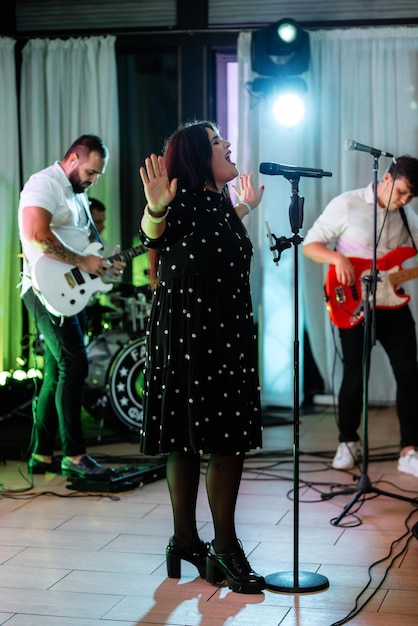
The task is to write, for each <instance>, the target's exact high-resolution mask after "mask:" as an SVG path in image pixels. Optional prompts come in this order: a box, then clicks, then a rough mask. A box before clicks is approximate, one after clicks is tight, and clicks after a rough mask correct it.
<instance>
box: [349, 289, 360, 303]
mask: <svg viewBox="0 0 418 626" xmlns="http://www.w3.org/2000/svg"><path fill="white" fill-rule="evenodd" d="M350 289H351V295H352V296H353V300H360V297H359V293H358V291H357V286H356V285H351V287H350Z"/></svg>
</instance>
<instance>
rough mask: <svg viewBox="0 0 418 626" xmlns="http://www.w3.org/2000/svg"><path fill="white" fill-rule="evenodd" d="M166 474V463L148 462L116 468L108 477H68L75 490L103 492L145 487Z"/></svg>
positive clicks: (70, 485) (68, 486)
mask: <svg viewBox="0 0 418 626" xmlns="http://www.w3.org/2000/svg"><path fill="white" fill-rule="evenodd" d="M165 476H166V464H165V463H161V462H159V463H148V464H141V465H127V466H125V467H120V468H117V469H116V470H115V472H114V473H113V474H111V475H110V476H109V477H108V478H101V479H98V478H81V477H80V476H71V477H69V478H68V482H69V484H68V485H67V489H73V490H75V491H94V492H97V491H101V492H103V493H117V492H122V491H132V490H133V489H138V488H140V487H143V486H144V485H145V484H146V483H151V482H155V481H156V480H161V479H162V478H165Z"/></svg>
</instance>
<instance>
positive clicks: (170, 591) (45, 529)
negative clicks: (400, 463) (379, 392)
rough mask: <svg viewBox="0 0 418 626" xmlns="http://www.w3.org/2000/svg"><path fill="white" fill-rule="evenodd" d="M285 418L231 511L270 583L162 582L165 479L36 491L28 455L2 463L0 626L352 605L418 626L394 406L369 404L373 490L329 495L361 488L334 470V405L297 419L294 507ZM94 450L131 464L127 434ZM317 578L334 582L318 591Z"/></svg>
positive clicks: (336, 610)
mask: <svg viewBox="0 0 418 626" xmlns="http://www.w3.org/2000/svg"><path fill="white" fill-rule="evenodd" d="M284 417H285V418H286V417H288V418H289V419H288V420H286V419H285V420H284V423H282V424H279V425H274V419H273V425H269V426H267V425H266V426H265V429H264V442H265V447H264V450H263V454H262V455H252V456H251V457H249V458H248V460H247V461H246V466H245V468H246V470H245V476H244V480H243V482H242V486H241V490H240V495H239V502H238V510H237V528H238V531H239V536H240V538H241V540H242V542H243V545H244V549H245V551H246V553H247V555H249V560H250V562H251V565H252V566H253V567H254V569H256V570H257V571H258V572H259V573H261V574H263V575H265V576H267V579H268V581H269V583H270V589H268V590H266V591H265V592H264V593H262V594H257V595H244V594H238V593H233V592H231V591H229V590H228V589H227V588H225V587H221V588H218V587H216V586H213V585H210V584H209V583H207V582H206V581H204V580H202V579H200V578H198V577H196V574H197V572H196V570H195V569H194V568H193V567H192V566H190V565H187V564H186V565H183V571H182V574H183V576H182V578H181V580H179V581H177V580H172V579H168V578H166V568H165V556H164V555H165V547H166V543H167V539H168V537H169V536H170V534H171V533H172V520H171V508H170V504H169V498H168V493H167V488H166V483H165V480H164V479H159V480H155V481H153V482H149V483H147V484H145V485H144V486H143V487H141V488H140V487H137V488H134V489H131V490H130V491H124V492H120V493H111V494H108V495H106V494H102V493H99V492H90V493H86V492H78V491H75V490H71V489H68V486H69V483H68V482H67V480H66V479H65V478H64V477H62V476H54V475H52V474H48V475H46V476H36V477H35V480H34V485H33V486H30V485H28V483H27V482H26V480H25V478H27V473H26V467H25V464H22V465H21V468H20V469H21V471H22V475H21V474H20V473H19V462H18V461H7V463H6V465H4V466H1V468H0V472H1V474H0V482H1V483H2V490H3V491H2V494H1V499H0V563H1V568H0V624H7V625H8V626H99V625H106V626H121V625H125V626H134V625H138V624H152V625H154V626H160V625H164V626H179V625H180V626H279V625H280V626H296V625H297V626H331V625H333V624H342V623H346V619H347V617H348V616H349V615H351V616H352V615H353V612H355V611H356V607H357V615H355V616H353V617H351V619H350V620H349V623H350V624H353V625H358V626H360V625H361V626H366V625H367V626H389V625H390V626H393V624H396V625H397V626H412V625H414V626H416V625H417V624H418V541H417V539H416V538H415V537H414V535H413V534H412V532H411V528H412V526H413V525H414V524H415V523H416V522H418V508H417V507H416V503H415V500H414V498H415V497H418V478H414V477H412V476H408V475H405V474H401V473H399V472H398V471H397V456H398V450H397V441H398V439H399V434H398V423H397V420H396V417H395V413H394V409H393V408H391V407H386V408H372V409H370V410H369V429H368V432H369V450H370V454H369V464H368V468H367V471H366V472H365V471H364V469H361V470H360V471H357V474H359V473H360V474H362V476H363V481H362V482H363V483H364V484H365V485H366V486H368V487H370V489H368V488H367V489H362V490H360V491H357V492H356V491H355V492H354V493H353V492H352V493H349V494H344V495H338V496H335V497H332V498H330V499H327V498H326V496H327V495H330V494H332V493H333V492H334V491H338V490H340V489H344V488H345V487H348V488H349V489H356V486H357V485H358V481H355V480H353V475H355V474H356V472H354V471H353V472H351V473H350V472H343V471H335V470H332V469H331V467H330V461H331V458H332V456H333V453H334V452H335V447H336V428H335V421H334V420H335V418H334V415H333V412H332V409H331V408H326V407H322V408H318V407H316V409H315V410H313V411H312V412H308V413H307V414H302V415H301V416H300V436H299V441H300V446H299V454H296V458H297V457H299V464H298V468H299V478H300V489H299V495H298V500H297V503H296V505H295V502H294V500H293V495H294V492H293V485H294V480H295V472H294V463H293V458H294V457H293V452H292V449H293V440H294V426H293V422H292V420H291V414H290V417H289V415H284ZM90 452H91V453H93V454H94V455H96V456H97V455H98V456H99V457H100V456H101V455H105V456H101V458H104V459H107V460H108V462H109V463H110V464H112V465H114V466H115V467H117V466H119V465H124V464H125V462H126V463H127V464H131V463H134V464H135V463H137V462H139V457H138V455H137V445H136V443H132V442H129V441H126V442H122V443H117V444H107V445H103V444H102V445H100V446H94V447H91V448H90ZM112 459H115V460H116V461H117V463H112ZM296 477H297V472H296ZM373 489H380V490H383V491H385V492H389V494H390V495H389V496H387V495H384V494H383V495H382V494H380V493H374V492H373ZM365 491H366V493H365ZM395 494H396V495H400V496H401V498H405V500H402V499H397V498H394V497H392V496H393V495H395ZM324 495H325V498H323V497H322V496H324ZM344 507H346V508H344ZM295 512H296V513H298V514H297V515H296V516H295ZM336 519H337V521H338V523H337V524H335V523H333V520H336ZM198 520H199V527H200V532H201V537H202V539H204V540H210V539H212V526H211V517H210V513H209V508H208V504H207V501H206V497H205V492H204V479H203V475H202V484H201V492H200V496H199V505H198ZM298 573H299V576H297V574H298ZM318 575H319V576H318ZM323 581H325V583H327V582H329V587H328V588H326V589H325V590H321V591H315V592H312V590H311V589H312V586H314V585H316V584H317V583H321V582H323ZM277 587H278V589H277ZM347 621H348V620H347Z"/></svg>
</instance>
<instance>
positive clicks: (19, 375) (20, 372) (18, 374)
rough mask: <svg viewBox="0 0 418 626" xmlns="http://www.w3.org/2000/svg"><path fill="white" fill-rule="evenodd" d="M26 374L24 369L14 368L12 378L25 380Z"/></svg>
mask: <svg viewBox="0 0 418 626" xmlns="http://www.w3.org/2000/svg"><path fill="white" fill-rule="evenodd" d="M27 377H28V376H27V374H26V372H25V371H23V370H14V372H13V374H12V378H13V380H26V379H27Z"/></svg>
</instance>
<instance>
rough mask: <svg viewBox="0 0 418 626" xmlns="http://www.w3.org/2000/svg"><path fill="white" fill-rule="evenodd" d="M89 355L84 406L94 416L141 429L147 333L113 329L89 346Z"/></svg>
mask: <svg viewBox="0 0 418 626" xmlns="http://www.w3.org/2000/svg"><path fill="white" fill-rule="evenodd" d="M87 358H88V362H89V372H88V376H87V379H86V384H85V387H84V393H83V405H84V407H85V408H86V409H87V411H88V412H89V413H90V414H91V415H92V416H93V417H94V418H95V419H98V420H100V421H103V422H106V423H108V424H109V425H113V426H116V427H119V428H120V427H123V428H124V430H127V431H129V432H131V433H132V432H135V433H139V431H140V429H141V427H142V415H143V411H142V394H143V381H144V374H143V368H144V363H145V337H140V338H138V339H132V338H131V337H130V336H129V334H128V333H127V332H125V331H123V330H117V329H115V330H110V331H108V332H106V333H103V335H100V336H99V337H97V338H96V339H94V340H93V341H92V342H91V343H90V344H89V345H88V346H87Z"/></svg>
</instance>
